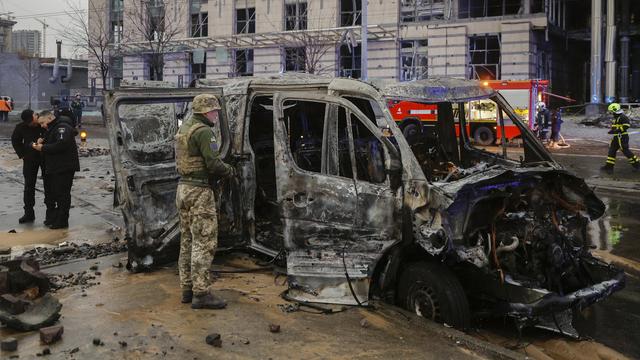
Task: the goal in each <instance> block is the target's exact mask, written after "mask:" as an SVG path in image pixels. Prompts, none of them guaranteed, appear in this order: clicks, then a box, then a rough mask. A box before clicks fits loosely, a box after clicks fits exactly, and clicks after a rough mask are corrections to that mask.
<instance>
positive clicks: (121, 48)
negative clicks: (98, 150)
mask: <svg viewBox="0 0 640 360" xmlns="http://www.w3.org/2000/svg"><path fill="white" fill-rule="evenodd" d="M90 3H91V4H92V5H90V17H89V18H90V22H92V23H94V24H96V23H97V21H95V19H104V18H107V19H109V21H108V22H106V23H105V24H104V25H101V28H102V29H103V31H108V33H109V34H110V36H111V38H112V42H113V47H112V51H111V53H110V55H111V56H110V59H109V63H110V64H111V71H110V74H109V79H108V81H109V86H111V87H112V86H117V85H118V84H119V81H120V80H121V79H130V80H136V79H139V80H143V79H151V80H153V79H158V80H159V79H162V80H165V81H172V82H174V83H176V84H177V85H178V86H187V85H188V84H189V83H190V82H191V81H193V80H194V79H198V78H203V77H206V78H218V77H229V76H231V77H233V76H247V75H263V74H273V73H279V72H289V71H306V72H313V73H320V74H327V75H332V76H344V77H354V78H359V77H361V76H362V75H363V72H362V69H361V59H362V56H363V51H362V36H363V33H364V31H362V26H361V24H362V21H363V16H362V15H363V11H362V5H363V4H362V0H306V1H305V0H226V1H225V0H183V1H176V0H173V1H168V0H144V1H142V2H140V1H133V0H91V1H90ZM365 5H366V6H367V11H366V15H367V16H366V23H367V25H368V26H367V27H366V29H367V30H366V36H367V51H366V54H364V55H366V59H367V71H366V72H367V75H368V77H369V78H384V79H397V80H399V81H407V80H413V79H422V78H426V77H440V76H447V77H456V78H467V79H509V80H511V79H513V80H517V79H549V80H550V81H551V88H552V90H553V91H554V92H556V93H559V94H562V95H566V96H572V97H574V98H576V99H578V100H586V99H587V98H588V92H589V74H590V70H589V67H588V64H589V33H588V29H589V26H590V25H589V19H590V18H589V16H590V2H589V1H577V0H431V1H417V0H389V1H387V0H385V1H382V0H369V1H368V2H367V3H366V4H365ZM631 7H632V8H631V10H630V11H632V12H638V13H640V11H639V10H640V9H639V8H640V6H637V5H633V4H632V5H631ZM91 9H93V10H91ZM639 18H640V16H636V17H635V19H639ZM92 19H94V20H93V21H92ZM636 21H637V20H636ZM140 24H143V25H144V26H141V25H140ZM632 41H636V43H637V39H636V40H633V39H632ZM91 62H92V61H91V60H90V63H91ZM631 63H632V64H633V63H634V62H633V61H632V62H631ZM635 63H638V64H640V54H639V56H638V59H637V61H635ZM639 66H640V65H639ZM158 67H161V69H158ZM92 69H93V71H92ZM627 71H628V73H629V75H631V73H632V72H633V69H627ZM638 71H640V69H638ZM620 76H623V75H622V74H620ZM89 77H90V78H91V79H94V80H92V81H93V83H94V84H96V85H97V87H100V86H101V84H100V81H101V80H100V76H99V75H98V73H97V72H96V71H95V61H94V62H93V64H90V74H89ZM637 78H638V81H640V73H639V74H638V76H637ZM637 91H638V92H640V86H639V87H638V89H637ZM638 95H639V97H640V94H638Z"/></svg>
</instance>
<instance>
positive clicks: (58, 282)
mask: <svg viewBox="0 0 640 360" xmlns="http://www.w3.org/2000/svg"><path fill="white" fill-rule="evenodd" d="M49 279H50V281H51V287H52V289H53V291H57V290H60V289H64V288H67V287H73V286H80V287H81V288H82V290H83V293H82V296H87V294H86V293H84V289H87V288H90V287H92V286H95V285H98V284H99V282H97V281H93V280H95V279H96V277H95V275H92V274H90V273H89V272H88V271H80V272H78V273H68V274H62V275H56V274H54V275H49Z"/></svg>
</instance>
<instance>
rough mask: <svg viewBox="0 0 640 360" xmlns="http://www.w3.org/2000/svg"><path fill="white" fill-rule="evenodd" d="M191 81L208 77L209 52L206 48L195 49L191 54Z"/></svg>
mask: <svg viewBox="0 0 640 360" xmlns="http://www.w3.org/2000/svg"><path fill="white" fill-rule="evenodd" d="M189 64H190V67H191V81H193V80H197V79H204V78H206V77H207V52H206V51H204V49H200V50H194V51H193V52H191V53H190V54H189Z"/></svg>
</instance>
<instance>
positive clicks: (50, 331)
mask: <svg viewBox="0 0 640 360" xmlns="http://www.w3.org/2000/svg"><path fill="white" fill-rule="evenodd" d="M63 333H64V327H63V326H61V325H56V326H49V327H45V328H42V329H40V341H41V342H42V343H43V344H47V345H49V344H53V343H55V342H57V341H58V340H60V339H62V334H63Z"/></svg>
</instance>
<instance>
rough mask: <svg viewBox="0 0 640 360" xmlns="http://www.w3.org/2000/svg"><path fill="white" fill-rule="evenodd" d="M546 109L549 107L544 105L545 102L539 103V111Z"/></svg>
mask: <svg viewBox="0 0 640 360" xmlns="http://www.w3.org/2000/svg"><path fill="white" fill-rule="evenodd" d="M546 107H547V105H546V104H545V103H544V101H539V102H538V110H543V109H544V108H546Z"/></svg>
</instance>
